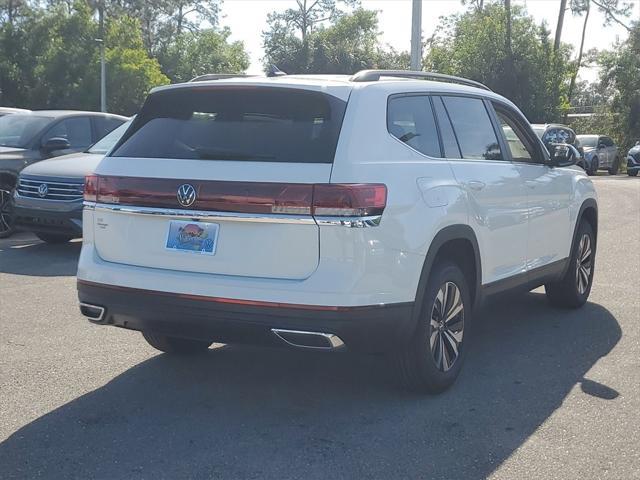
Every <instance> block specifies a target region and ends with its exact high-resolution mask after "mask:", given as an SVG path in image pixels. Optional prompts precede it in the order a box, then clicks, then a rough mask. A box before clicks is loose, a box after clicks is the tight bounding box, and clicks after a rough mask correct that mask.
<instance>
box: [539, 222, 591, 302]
mask: <svg viewBox="0 0 640 480" xmlns="http://www.w3.org/2000/svg"><path fill="white" fill-rule="evenodd" d="M595 255H596V238H595V234H594V232H593V228H591V225H590V224H589V222H586V221H584V220H583V221H582V222H581V223H580V226H579V227H578V232H577V236H576V242H575V245H574V247H573V251H572V252H571V257H570V258H569V268H568V269H567V272H566V273H565V275H564V277H563V278H562V279H561V280H559V281H558V282H554V283H549V284H547V285H545V286H544V288H545V291H546V294H547V298H548V299H549V302H550V303H551V304H552V305H554V306H556V307H562V308H579V307H581V306H582V305H584V304H585V303H586V301H587V299H588V298H589V293H591V286H592V285H593V273H594V267H595Z"/></svg>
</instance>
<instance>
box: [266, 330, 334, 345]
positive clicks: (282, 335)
mask: <svg viewBox="0 0 640 480" xmlns="http://www.w3.org/2000/svg"><path fill="white" fill-rule="evenodd" d="M271 331H272V332H273V333H274V335H275V336H276V337H278V338H279V339H280V340H282V341H283V342H284V343H286V344H287V345H290V346H293V347H298V348H310V349H315V350H338V349H341V348H343V347H344V342H343V341H342V339H341V338H340V337H339V336H337V335H334V334H333V333H321V332H306V331H301V330H284V329H281V328H272V329H271Z"/></svg>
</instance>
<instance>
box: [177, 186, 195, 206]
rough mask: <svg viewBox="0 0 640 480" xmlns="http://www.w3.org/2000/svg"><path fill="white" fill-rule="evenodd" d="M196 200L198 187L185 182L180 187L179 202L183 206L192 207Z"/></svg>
mask: <svg viewBox="0 0 640 480" xmlns="http://www.w3.org/2000/svg"><path fill="white" fill-rule="evenodd" d="M195 201H196V189H195V188H193V185H189V184H188V183H184V184H182V185H180V186H179V187H178V203H179V204H180V205H182V206H183V207H190V206H191V205H193V204H194V203H195Z"/></svg>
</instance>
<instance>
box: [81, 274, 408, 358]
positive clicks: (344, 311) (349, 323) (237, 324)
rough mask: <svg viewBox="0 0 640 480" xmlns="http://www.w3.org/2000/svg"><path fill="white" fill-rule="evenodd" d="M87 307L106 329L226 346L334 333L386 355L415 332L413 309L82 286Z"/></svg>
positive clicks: (402, 305) (361, 347) (360, 348)
mask: <svg viewBox="0 0 640 480" xmlns="http://www.w3.org/2000/svg"><path fill="white" fill-rule="evenodd" d="M78 297H79V300H80V302H81V303H84V304H89V305H96V306H100V307H103V308H105V314H104V316H103V317H102V319H101V321H100V322H99V323H100V324H105V325H114V326H117V327H122V328H127V329H131V330H139V331H151V332H157V333H159V334H163V335H168V336H175V337H183V338H191V339H202V340H210V341H215V342H220V343H258V344H272V345H281V344H282V342H281V341H279V340H278V339H277V337H276V336H275V335H274V334H273V332H272V331H271V329H273V328H276V329H287V330H299V331H311V332H322V333H332V334H335V335H337V336H339V337H340V338H341V339H342V341H343V342H344V343H345V345H346V346H347V348H349V349H351V350H355V351H363V352H385V351H391V350H394V349H396V348H398V347H400V346H402V345H404V344H405V343H406V342H407V341H408V340H409V338H410V337H411V335H412V333H413V331H414V319H413V317H412V313H413V303H396V304H390V305H373V306H366V307H336V308H333V307H322V306H319V307H310V306H302V305H301V306H296V305H281V304H275V303H274V304H269V305H266V304H264V303H262V302H236V301H233V300H229V299H219V298H214V297H201V296H194V295H182V294H174V293H166V292H157V291H151V290H141V289H135V288H126V287H118V286H113V285H104V284H97V283H92V282H86V281H83V280H78Z"/></svg>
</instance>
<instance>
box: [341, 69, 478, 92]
mask: <svg viewBox="0 0 640 480" xmlns="http://www.w3.org/2000/svg"><path fill="white" fill-rule="evenodd" d="M380 77H396V78H416V79H423V80H435V81H437V82H446V83H458V84H460V85H467V86H469V87H476V88H481V89H483V90H488V91H491V89H490V88H489V87H487V86H486V85H484V84H482V83H480V82H476V81H475V80H469V79H467V78H462V77H455V76H453V75H445V74H443V73H435V72H418V71H415V70H361V71H359V72H358V73H356V74H355V75H353V76H352V77H351V78H350V80H351V81H352V82H377V81H378V80H380Z"/></svg>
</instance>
